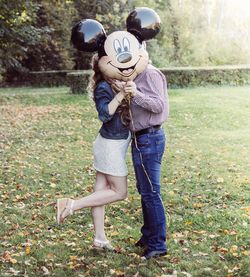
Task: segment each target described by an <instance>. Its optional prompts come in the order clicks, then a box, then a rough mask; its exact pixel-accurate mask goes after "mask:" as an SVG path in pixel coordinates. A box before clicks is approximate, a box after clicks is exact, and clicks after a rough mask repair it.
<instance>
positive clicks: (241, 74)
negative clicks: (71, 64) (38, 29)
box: [67, 66, 250, 93]
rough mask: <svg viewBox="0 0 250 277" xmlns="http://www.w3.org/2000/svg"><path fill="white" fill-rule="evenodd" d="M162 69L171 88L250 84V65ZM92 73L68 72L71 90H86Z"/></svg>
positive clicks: (79, 91) (75, 91) (78, 91)
mask: <svg viewBox="0 0 250 277" xmlns="http://www.w3.org/2000/svg"><path fill="white" fill-rule="evenodd" d="M160 70H161V71H162V73H163V74H164V75H165V76H166V79H167V82H168V87H169V88H184V87H196V86H207V85H245V84H250V66H224V67H179V68H178V67H177V68H162V69H160ZM90 74H91V70H88V71H78V72H72V73H68V74H67V80H68V86H69V87H70V88H71V92H72V93H84V92H86V87H87V85H88V80H89V76H90Z"/></svg>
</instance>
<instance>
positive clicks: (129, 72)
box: [108, 56, 141, 77]
mask: <svg viewBox="0 0 250 277" xmlns="http://www.w3.org/2000/svg"><path fill="white" fill-rule="evenodd" d="M140 59H141V56H140V58H139V59H138V61H137V62H136V63H135V64H134V65H133V66H130V67H126V68H120V67H117V66H114V65H113V64H112V63H111V61H110V62H108V63H110V64H111V65H112V66H113V67H115V68H117V69H118V70H119V71H120V72H119V74H120V75H122V76H124V77H130V76H131V75H132V74H133V73H134V72H135V67H136V65H137V64H138V62H139V61H140Z"/></svg>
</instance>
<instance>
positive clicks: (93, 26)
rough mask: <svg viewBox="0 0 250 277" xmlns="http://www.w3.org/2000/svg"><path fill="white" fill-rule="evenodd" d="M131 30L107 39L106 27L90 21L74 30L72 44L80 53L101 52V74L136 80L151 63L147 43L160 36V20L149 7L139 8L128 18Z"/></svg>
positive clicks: (128, 26) (119, 32) (113, 34)
mask: <svg viewBox="0 0 250 277" xmlns="http://www.w3.org/2000/svg"><path fill="white" fill-rule="evenodd" d="M127 30H128V31H116V32H113V33H111V34H110V35H108V36H107V37H106V34H105V31H104V29H103V27H102V25H101V24H100V23H99V22H97V21H96V20H91V19H87V20H84V21H81V22H80V23H78V24H77V25H76V26H75V27H73V29H72V34H71V41H72V43H73V45H74V47H75V48H77V49H78V50H80V51H87V52H95V51H98V56H99V62H98V65H99V68H100V71H101V72H102V73H103V74H104V75H105V76H106V77H109V78H113V79H117V80H123V81H128V80H133V79H134V78H135V77H136V76H137V75H138V74H140V73H141V72H143V71H144V70H145V69H146V67H147V64H148V53H147V51H146V49H145V45H144V43H143V41H144V40H148V39H151V38H153V37H155V36H156V34H157V33H158V32H159V30H160V18H159V16H158V15H157V13H156V12H155V11H154V10H152V9H149V8H137V9H135V10H134V11H132V12H131V13H130V14H129V16H128V18H127Z"/></svg>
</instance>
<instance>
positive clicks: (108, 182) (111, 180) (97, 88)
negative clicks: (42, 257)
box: [57, 55, 131, 250]
mask: <svg viewBox="0 0 250 277" xmlns="http://www.w3.org/2000/svg"><path fill="white" fill-rule="evenodd" d="M98 61H99V58H98V55H94V56H93V59H92V68H93V70H94V75H93V77H92V80H91V84H90V85H91V87H92V91H94V95H93V96H94V97H93V98H94V101H95V104H96V109H97V112H98V115H99V119H100V120H101V121H102V122H103V124H102V126H101V129H100V131H99V134H98V136H97V138H96V140H95V142H94V145H93V152H94V168H95V169H96V182H95V187H94V192H93V193H92V194H90V195H88V196H86V197H83V198H80V199H69V198H63V199H58V200H57V222H58V223H59V224H60V223H62V222H63V221H64V219H65V218H66V217H68V216H69V215H72V214H73V213H74V212H75V211H77V210H80V209H83V208H89V207H91V208H92V219H93V223H94V228H95V238H94V243H93V246H94V247H96V248H101V249H109V250H113V247H112V245H111V244H110V242H109V241H108V239H107V237H106V235H105V231H104V214H105V205H106V204H108V203H112V202H115V201H119V200H123V199H125V198H126V197H127V173H128V172H127V166H126V160H125V159H126V152H127V149H128V146H129V143H130V139H131V135H130V132H129V128H128V126H129V123H130V120H129V108H128V103H127V102H126V101H125V92H124V91H123V90H122V89H121V88H120V86H119V87H118V86H116V85H115V82H114V81H112V80H109V79H107V78H105V76H103V74H102V73H101V72H100V70H99V67H98ZM111 84H112V85H111ZM112 88H113V90H112ZM114 91H117V93H116V92H114Z"/></svg>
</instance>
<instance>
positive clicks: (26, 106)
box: [0, 86, 250, 277]
mask: <svg viewBox="0 0 250 277" xmlns="http://www.w3.org/2000/svg"><path fill="white" fill-rule="evenodd" d="M169 95H170V106H171V113H170V118H169V120H168V122H167V123H166V124H165V125H164V128H165V130H166V133H167V140H168V144H167V149H166V152H165V155H164V159H163V168H162V194H163V199H164V204H165V208H166V213H167V221H168V231H167V240H168V242H167V244H168V249H169V250H168V255H167V256H165V257H162V258H160V259H158V260H150V261H147V262H145V261H142V260H141V259H140V257H139V255H140V250H139V249H137V248H136V247H134V246H133V244H134V243H135V242H136V240H137V239H138V238H139V237H140V232H139V230H140V227H141V222H142V218H141V208H140V197H139V195H138V193H137V192H136V190H135V178H134V174H133V169H132V163H131V156H130V153H129V154H128V166H129V172H130V173H129V176H128V178H129V196H128V199H127V200H125V201H123V202H119V203H114V204H112V205H110V206H108V207H107V215H106V231H107V235H108V237H109V238H110V240H111V241H112V243H113V245H114V246H116V249H117V253H110V252H98V251H95V250H93V249H92V248H91V245H92V239H93V225H92V222H91V216H90V210H89V209H85V210H82V211H81V212H79V213H76V214H74V215H73V216H72V217H70V218H67V220H66V221H65V223H64V224H63V225H60V226H57V224H55V200H56V199H57V198H60V197H63V196H66V197H80V196H83V195H87V194H88V193H89V192H91V191H92V187H93V183H94V179H95V172H94V170H93V168H92V160H93V158H92V142H93V140H94V139H95V137H96V135H97V132H98V129H99V127H100V122H99V121H98V118H97V115H96V112H95V107H94V105H93V103H92V102H91V100H90V99H89V98H88V96H86V95H82V96H79V95H71V94H69V93H68V88H66V87H61V88H41V89H34V88H15V89H12V88H9V89H0V165H1V167H0V218H1V221H0V238H1V243H0V276H26V277H27V276H60V277H61V276H79V277H82V276H126V277H127V276H128V277H130V276H134V277H141V276H154V277H156V276H158V277H160V276H162V277H164V276H178V277H179V276H186V277H190V276H202V277H203V276H213V277H214V276H226V277H232V276H246V277H247V276H250V268H249V264H250V260H249V253H250V252H249V244H250V243H249V239H250V232H249V223H250V222H249V219H250V203H249V197H250V193H249V192H250V87H249V86H245V87H217V88H196V89H183V90H170V91H169Z"/></svg>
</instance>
